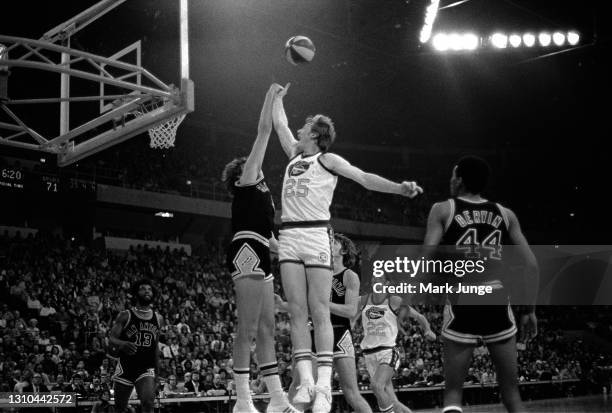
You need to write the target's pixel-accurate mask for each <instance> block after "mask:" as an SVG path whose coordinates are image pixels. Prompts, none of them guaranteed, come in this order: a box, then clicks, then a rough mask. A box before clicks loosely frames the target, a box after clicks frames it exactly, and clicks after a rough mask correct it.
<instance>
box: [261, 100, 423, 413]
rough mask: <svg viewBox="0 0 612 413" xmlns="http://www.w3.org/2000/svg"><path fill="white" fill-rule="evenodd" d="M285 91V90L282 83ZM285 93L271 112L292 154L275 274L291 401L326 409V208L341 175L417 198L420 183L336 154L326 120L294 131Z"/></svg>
mask: <svg viewBox="0 0 612 413" xmlns="http://www.w3.org/2000/svg"><path fill="white" fill-rule="evenodd" d="M285 92H286V89H285ZM284 95H285V93H282V92H281V93H279V94H278V95H276V97H275V100H274V103H273V108H272V118H273V121H274V128H275V129H276V132H277V134H278V136H279V139H280V142H281V146H282V147H283V149H284V150H285V153H286V154H287V156H288V157H289V159H290V162H289V165H288V166H287V170H286V172H285V179H284V181H283V194H282V221H283V222H282V226H281V231H280V233H279V263H280V266H281V278H282V280H283V287H284V291H285V294H286V296H287V301H288V303H289V311H290V313H291V339H292V342H293V348H294V358H295V360H296V367H297V369H298V372H299V375H300V383H301V384H300V388H299V389H298V391H297V393H296V396H295V398H294V400H295V402H296V403H309V402H310V401H311V399H312V398H313V396H315V394H316V396H315V397H314V399H315V400H314V404H313V412H314V413H318V412H328V411H329V410H330V409H331V370H332V356H333V331H332V325H331V322H330V315H329V291H330V290H331V283H332V271H331V267H332V262H331V259H332V257H331V255H332V254H331V240H332V237H331V227H330V226H329V219H330V213H329V207H330V205H331V201H332V198H333V193H334V189H335V186H336V175H342V176H344V177H346V178H348V179H351V180H353V181H355V182H357V183H359V184H361V185H362V186H363V187H365V188H366V189H369V190H372V191H378V192H386V193H394V194H398V195H403V196H407V197H411V198H412V197H415V196H417V195H418V194H419V193H421V192H422V189H421V188H420V187H419V186H418V185H417V184H416V183H415V182H402V183H401V184H398V183H395V182H392V181H389V180H387V179H385V178H382V177H380V176H378V175H374V174H371V173H366V172H364V171H362V170H361V169H359V168H357V167H355V166H353V165H351V164H350V163H349V162H347V161H346V160H345V159H343V158H342V157H340V156H338V155H336V154H332V153H329V152H328V150H329V148H330V146H331V144H332V143H333V141H334V139H335V137H336V133H335V130H334V125H333V123H332V121H331V119H330V118H328V117H326V116H323V115H317V116H314V117H311V118H308V119H307V120H306V124H305V125H304V126H303V127H302V128H301V129H300V130H298V134H297V140H296V139H295V138H294V136H293V133H292V132H291V130H290V129H289V125H288V121H287V116H286V114H285V110H284V107H283V97H284ZM309 313H310V315H311V317H312V321H313V324H314V330H315V345H316V348H317V362H318V367H317V383H316V386H315V385H314V378H313V373H312V366H311V363H310V351H311V339H310V334H309V332H308V330H307V327H306V326H307V318H308V314H309Z"/></svg>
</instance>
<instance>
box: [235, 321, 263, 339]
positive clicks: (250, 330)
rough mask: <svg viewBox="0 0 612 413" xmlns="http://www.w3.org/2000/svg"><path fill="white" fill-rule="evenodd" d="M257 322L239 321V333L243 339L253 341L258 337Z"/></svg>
mask: <svg viewBox="0 0 612 413" xmlns="http://www.w3.org/2000/svg"><path fill="white" fill-rule="evenodd" d="M257 330H258V325H257V323H238V329H237V334H238V335H239V336H240V338H241V340H242V339H244V340H248V342H249V343H251V342H252V341H253V340H254V339H255V338H256V337H257Z"/></svg>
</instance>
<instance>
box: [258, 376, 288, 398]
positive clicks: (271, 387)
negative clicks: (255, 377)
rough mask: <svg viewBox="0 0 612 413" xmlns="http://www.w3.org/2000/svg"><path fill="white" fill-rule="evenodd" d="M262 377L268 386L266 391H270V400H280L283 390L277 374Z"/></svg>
mask: <svg viewBox="0 0 612 413" xmlns="http://www.w3.org/2000/svg"><path fill="white" fill-rule="evenodd" d="M263 379H264V382H265V383H266V387H267V388H268V392H269V393H270V402H271V403H272V402H274V403H276V402H282V401H283V396H284V394H285V392H283V387H282V386H281V381H280V377H278V374H271V375H269V376H264V378H263Z"/></svg>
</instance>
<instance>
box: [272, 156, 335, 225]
mask: <svg viewBox="0 0 612 413" xmlns="http://www.w3.org/2000/svg"><path fill="white" fill-rule="evenodd" d="M321 155H322V153H321V152H319V153H316V154H314V155H303V154H299V155H297V156H295V157H294V158H293V159H291V160H290V161H289V165H287V168H286V169H285V176H284V179H283V194H282V214H281V220H282V222H283V223H286V222H304V221H306V222H308V221H329V219H330V213H329V207H330V205H331V202H332V198H333V197H334V190H335V189H336V183H337V182H338V177H337V176H336V175H335V174H334V173H333V172H331V171H330V170H329V169H327V168H326V167H325V166H324V165H323V164H322V163H321V160H320V159H319V158H320V157H321Z"/></svg>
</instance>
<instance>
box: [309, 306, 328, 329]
mask: <svg viewBox="0 0 612 413" xmlns="http://www.w3.org/2000/svg"><path fill="white" fill-rule="evenodd" d="M310 317H311V318H312V322H313V323H314V325H315V326H316V325H321V324H323V323H326V322H329V320H330V318H329V306H324V305H317V306H312V307H311V308H310Z"/></svg>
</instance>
